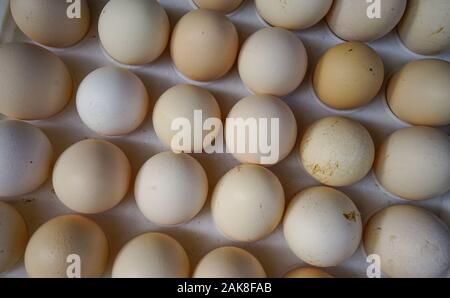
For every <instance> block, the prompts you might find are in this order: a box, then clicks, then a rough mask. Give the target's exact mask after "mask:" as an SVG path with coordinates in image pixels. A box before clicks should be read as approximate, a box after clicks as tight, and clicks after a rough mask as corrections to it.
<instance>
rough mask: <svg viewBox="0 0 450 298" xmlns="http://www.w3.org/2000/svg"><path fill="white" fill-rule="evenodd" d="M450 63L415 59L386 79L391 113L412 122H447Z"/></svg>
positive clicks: (443, 123) (427, 123) (449, 96)
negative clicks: (387, 80) (388, 79)
mask: <svg viewBox="0 0 450 298" xmlns="http://www.w3.org/2000/svg"><path fill="white" fill-rule="evenodd" d="M449 82H450V63H449V62H447V61H445V60H437V59H426V60H417V61H413V62H411V63H408V64H406V65H405V66H404V67H402V68H401V69H400V70H399V71H398V72H397V73H395V74H394V76H393V77H392V78H391V80H390V81H389V84H388V87H387V92H386V98H387V101H388V104H389V107H390V108H391V110H392V112H393V113H394V114H395V115H396V116H397V117H398V118H399V119H401V120H403V121H405V122H408V123H411V124H413V125H427V126H441V125H449V124H450V84H449Z"/></svg>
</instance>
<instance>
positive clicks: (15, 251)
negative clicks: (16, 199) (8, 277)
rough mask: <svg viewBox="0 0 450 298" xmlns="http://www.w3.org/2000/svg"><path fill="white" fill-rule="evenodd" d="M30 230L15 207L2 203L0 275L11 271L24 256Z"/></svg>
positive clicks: (0, 206) (0, 214)
mask: <svg viewBox="0 0 450 298" xmlns="http://www.w3.org/2000/svg"><path fill="white" fill-rule="evenodd" d="M27 241H28V230H27V225H26V224H25V221H24V220H23V217H22V216H21V215H20V214H19V212H17V211H16V209H14V207H12V206H10V205H8V204H6V203H4V202H2V201H0V273H2V272H6V271H8V270H10V269H11V268H12V267H13V266H14V265H15V264H16V263H17V262H18V261H19V260H20V258H21V257H22V256H23V253H24V252H25V247H26V246H27Z"/></svg>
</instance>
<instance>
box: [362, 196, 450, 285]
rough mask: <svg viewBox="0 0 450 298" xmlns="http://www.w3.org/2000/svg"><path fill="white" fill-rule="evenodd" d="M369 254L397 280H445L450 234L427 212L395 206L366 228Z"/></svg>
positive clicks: (365, 240)
mask: <svg viewBox="0 0 450 298" xmlns="http://www.w3.org/2000/svg"><path fill="white" fill-rule="evenodd" d="M364 249H365V251H366V254H368V255H371V254H376V255H378V256H379V257H380V261H381V268H380V269H381V271H383V272H384V273H386V274H387V275H388V276H390V277H393V278H432V277H443V275H444V274H445V273H446V272H447V270H448V269H449V267H450V231H449V229H448V227H447V225H446V224H445V223H444V222H442V221H441V220H440V219H439V218H438V217H437V216H436V215H434V214H433V213H431V212H429V211H428V210H426V209H423V208H420V207H416V206H409V205H394V206H390V207H387V208H385V209H382V210H380V211H378V212H377V213H375V215H373V216H372V217H371V218H370V219H369V221H368V222H367V225H366V227H365V232H364Z"/></svg>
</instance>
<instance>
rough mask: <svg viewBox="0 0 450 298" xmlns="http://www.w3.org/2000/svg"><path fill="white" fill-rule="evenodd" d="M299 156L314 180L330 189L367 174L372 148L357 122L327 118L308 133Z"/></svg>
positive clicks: (367, 136) (370, 140) (370, 139)
mask: <svg viewBox="0 0 450 298" xmlns="http://www.w3.org/2000/svg"><path fill="white" fill-rule="evenodd" d="M299 153H300V159H301V162H302V164H303V167H304V168H305V170H306V171H307V172H308V173H309V174H310V175H311V176H313V177H314V178H315V179H316V180H318V181H319V182H321V183H323V184H326V185H329V186H346V185H351V184H353V183H356V182H358V181H359V180H361V179H362V178H364V177H365V176H366V175H367V173H368V172H369V171H370V169H371V168H372V164H373V161H374V156H375V146H374V143H373V141H372V138H371V136H370V134H369V132H368V131H367V130H366V129H365V128H364V127H363V126H362V125H361V124H359V123H358V122H355V121H352V120H350V119H347V118H343V117H327V118H323V119H321V120H318V121H316V122H314V123H313V124H312V125H311V126H310V127H309V128H308V129H307V131H306V132H305V134H304V136H303V139H302V142H301V144H300V152H299Z"/></svg>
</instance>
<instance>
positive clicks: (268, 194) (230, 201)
mask: <svg viewBox="0 0 450 298" xmlns="http://www.w3.org/2000/svg"><path fill="white" fill-rule="evenodd" d="M284 204H285V202H284V190H283V187H282V185H281V183H280V181H279V180H278V178H277V177H276V176H275V175H274V174H273V173H272V172H271V171H269V170H268V169H266V168H264V167H261V166H257V165H239V166H237V167H235V168H233V169H232V170H230V171H229V172H228V173H227V174H225V176H223V177H222V179H220V181H219V182H218V183H217V185H216V188H215V189H214V192H213V195H212V202H211V209H212V216H213V219H214V221H215V223H216V226H217V227H218V228H219V230H220V231H221V232H222V233H224V234H225V236H227V237H229V238H230V239H232V240H235V241H243V242H254V241H257V240H260V239H262V238H264V237H267V236H268V235H270V234H271V233H272V232H273V231H274V230H275V229H276V227H277V226H278V224H279V223H280V221H281V218H282V216H283V212H284Z"/></svg>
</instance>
